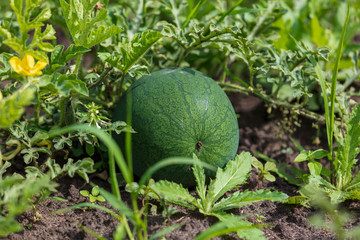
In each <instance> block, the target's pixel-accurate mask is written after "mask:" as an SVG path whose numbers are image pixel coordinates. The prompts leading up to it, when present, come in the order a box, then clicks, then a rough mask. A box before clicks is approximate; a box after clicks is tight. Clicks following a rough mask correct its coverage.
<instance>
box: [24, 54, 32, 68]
mask: <svg viewBox="0 0 360 240" xmlns="http://www.w3.org/2000/svg"><path fill="white" fill-rule="evenodd" d="M22 64H23V68H25V69H26V70H28V71H29V70H30V69H31V68H33V67H34V65H35V59H34V57H33V56H32V55H30V54H25V56H24V58H23V59H22Z"/></svg>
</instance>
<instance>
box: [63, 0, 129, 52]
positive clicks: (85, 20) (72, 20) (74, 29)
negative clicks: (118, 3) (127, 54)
mask: <svg viewBox="0 0 360 240" xmlns="http://www.w3.org/2000/svg"><path fill="white" fill-rule="evenodd" d="M96 2H97V1H96V0H91V1H85V0H72V1H70V3H68V2H67V1H65V0H60V5H61V9H62V11H63V15H64V18H65V22H66V25H67V26H68V28H69V31H70V34H71V36H72V38H73V40H74V42H75V44H76V45H78V46H83V47H86V48H91V47H93V46H95V45H96V44H98V43H100V42H102V41H104V40H105V39H107V38H110V37H112V36H114V35H116V34H118V33H120V32H121V31H122V29H121V28H120V27H118V26H115V25H112V26H110V27H108V26H104V25H99V23H101V22H102V21H103V20H104V19H105V18H106V16H107V15H108V12H107V10H106V9H104V8H103V9H101V10H100V11H99V12H98V13H97V15H95V16H93V15H92V13H93V9H94V6H95V4H96Z"/></svg>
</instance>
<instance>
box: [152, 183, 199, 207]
mask: <svg viewBox="0 0 360 240" xmlns="http://www.w3.org/2000/svg"><path fill="white" fill-rule="evenodd" d="M151 188H152V190H154V191H155V192H156V193H157V194H159V195H160V196H161V197H162V198H163V199H165V201H167V202H170V203H174V204H177V205H180V206H184V207H187V208H189V209H192V210H194V209H195V207H194V204H196V199H195V197H193V196H192V195H191V194H190V193H189V191H188V190H187V189H186V188H184V187H183V186H182V185H181V184H177V183H173V182H168V181H164V180H161V181H159V182H156V183H154V184H153V185H151ZM150 196H151V197H153V198H158V197H157V195H155V194H150ZM159 200H160V199H159Z"/></svg>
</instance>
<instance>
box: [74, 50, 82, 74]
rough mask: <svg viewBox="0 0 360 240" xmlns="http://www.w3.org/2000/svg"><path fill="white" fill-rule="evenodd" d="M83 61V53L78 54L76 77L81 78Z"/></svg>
mask: <svg viewBox="0 0 360 240" xmlns="http://www.w3.org/2000/svg"><path fill="white" fill-rule="evenodd" d="M81 62H82V55H78V56H77V58H76V65H75V70H74V72H75V74H76V77H77V78H79V77H80V72H81V66H80V65H81Z"/></svg>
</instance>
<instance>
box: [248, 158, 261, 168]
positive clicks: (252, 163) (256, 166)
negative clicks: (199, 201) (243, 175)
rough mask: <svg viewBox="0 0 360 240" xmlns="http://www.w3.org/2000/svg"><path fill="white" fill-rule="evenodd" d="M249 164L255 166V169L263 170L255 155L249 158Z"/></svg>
mask: <svg viewBox="0 0 360 240" xmlns="http://www.w3.org/2000/svg"><path fill="white" fill-rule="evenodd" d="M251 165H252V166H253V167H255V168H256V170H257V169H260V170H264V166H263V164H262V163H261V162H260V161H259V160H257V159H256V158H255V157H253V158H251Z"/></svg>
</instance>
